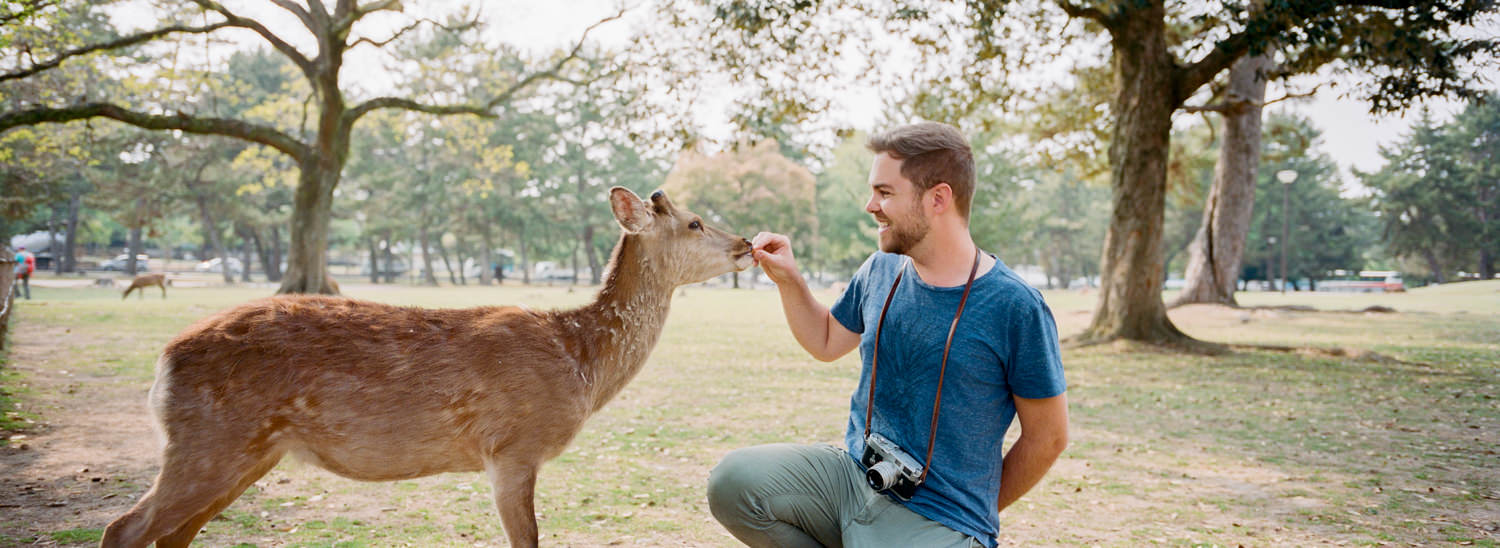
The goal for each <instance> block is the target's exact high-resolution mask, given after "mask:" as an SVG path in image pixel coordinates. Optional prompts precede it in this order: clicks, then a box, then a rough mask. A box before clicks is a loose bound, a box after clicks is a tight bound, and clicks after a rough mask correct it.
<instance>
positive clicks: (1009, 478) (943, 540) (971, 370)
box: [708, 123, 1068, 548]
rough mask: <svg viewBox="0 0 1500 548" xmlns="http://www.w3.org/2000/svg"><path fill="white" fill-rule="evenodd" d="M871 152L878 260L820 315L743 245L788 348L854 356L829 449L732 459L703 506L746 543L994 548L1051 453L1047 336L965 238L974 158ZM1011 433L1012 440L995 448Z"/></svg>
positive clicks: (790, 265)
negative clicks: (787, 332)
mask: <svg viewBox="0 0 1500 548" xmlns="http://www.w3.org/2000/svg"><path fill="white" fill-rule="evenodd" d="M869 147H870V149H871V150H872V151H874V152H875V161H874V165H873V166H872V167H871V171H870V179H869V184H870V191H871V197H870V200H869V201H868V202H866V203H865V211H866V212H867V213H870V214H871V215H873V216H874V217H875V221H876V222H877V223H878V224H879V227H880V229H879V236H878V238H879V241H880V251H879V252H877V253H875V254H873V255H871V256H870V258H869V259H868V260H866V261H865V263H864V266H861V267H860V269H859V271H858V272H856V273H855V274H854V278H853V279H852V280H851V281H850V282H849V284H848V286H847V287H846V288H845V289H844V292H843V294H842V295H841V296H840V297H839V298H838V300H837V301H836V302H835V303H834V304H833V307H832V308H831V309H830V308H828V307H825V306H823V305H822V304H820V303H819V302H818V301H817V300H815V299H814V298H813V295H812V293H811V292H810V291H809V290H808V286H807V280H806V279H804V278H803V277H802V274H801V273H799V272H798V270H797V264H796V260H795V259H794V258H793V257H792V245H791V242H790V240H788V239H787V237H786V236H783V235H780V234H771V233H767V232H762V233H760V234H759V235H757V236H756V237H755V240H754V242H753V243H754V252H755V258H756V260H757V261H759V263H760V266H761V268H762V269H763V270H764V271H765V272H766V275H767V276H768V277H770V278H771V281H773V282H775V283H776V287H777V289H778V290H779V293H780V295H781V303H782V308H783V310H784V311H785V313H786V318H787V324H788V325H789V326H790V327H791V330H792V334H793V335H795V336H796V338H797V342H798V343H801V345H802V347H803V348H804V349H806V350H807V351H808V353H809V354H812V355H813V357H815V358H818V359H820V360H823V361H832V360H835V359H838V358H839V357H841V356H843V355H845V354H848V353H849V351H851V350H853V349H854V348H855V347H859V349H860V356H861V358H862V359H863V367H862V368H861V372H860V377H859V384H858V385H857V386H856V387H855V389H854V395H853V396H852V397H851V398H850V406H849V421H848V425H847V428H846V430H845V434H844V445H845V446H844V447H836V446H833V445H793V444H774V445H761V446H756V447H749V448H744V449H739V450H736V451H733V452H730V453H729V454H728V455H726V456H725V457H724V460H723V461H721V462H720V463H719V465H718V466H717V467H715V468H714V470H713V472H712V473H711V474H710V475H709V480H708V503H709V508H710V510H711V511H712V512H713V515H714V517H715V518H716V519H718V520H719V522H720V523H722V524H723V525H724V527H725V528H726V529H728V530H729V532H730V533H732V534H733V535H734V536H735V537H736V538H738V539H739V540H740V541H742V542H744V543H746V544H749V545H751V546H809V547H812V546H922V547H930V546H964V547H969V546H985V547H988V548H994V546H995V545H996V537H997V535H999V533H1000V531H999V527H1000V512H1001V511H1003V510H1004V509H1005V508H1006V507H1007V506H1009V505H1010V504H1011V503H1013V502H1015V501H1016V500H1017V499H1019V498H1021V495H1023V494H1025V493H1026V492H1027V491H1028V490H1030V489H1031V487H1032V486H1034V485H1036V483H1037V482H1038V481H1040V480H1041V479H1042V476H1043V475H1044V474H1046V473H1047V470H1048V469H1049V468H1050V467H1051V466H1052V463H1053V461H1055V460H1056V459H1057V457H1058V455H1059V454H1061V452H1062V450H1063V448H1064V447H1065V446H1066V445H1067V439H1068V404H1067V399H1066V395H1065V394H1064V391H1065V389H1066V385H1065V382H1064V380H1063V368H1062V362H1061V360H1060V358H1059V355H1060V353H1059V350H1058V344H1057V327H1056V325H1054V323H1053V319H1052V313H1051V311H1050V310H1048V309H1047V305H1046V304H1045V303H1044V302H1042V296H1041V294H1040V293H1038V292H1037V291H1036V290H1035V289H1032V288H1031V287H1030V286H1027V285H1026V283H1025V282H1022V281H1021V278H1020V277H1018V276H1017V275H1016V274H1015V273H1014V272H1012V271H1011V269H1010V268H1007V267H1006V266H1005V264H1004V263H1002V262H1001V261H1000V260H999V259H998V258H997V257H995V256H993V255H991V254H989V253H985V252H982V251H980V250H979V248H978V246H976V245H975V243H974V240H973V238H972V237H971V236H970V233H969V204H970V203H972V201H973V195H974V160H973V155H972V153H971V151H970V149H969V145H968V142H967V141H966V140H965V139H964V137H963V135H962V134H960V133H959V132H958V130H957V129H954V128H953V127H951V126H947V125H943V124H935V123H924V124H916V125H910V126H904V127H900V128H896V129H894V130H891V131H889V132H887V133H882V134H880V135H876V136H875V137H873V138H871V139H870V143H869ZM984 199H985V200H993V199H996V198H995V197H985V198H984ZM950 326H951V327H950ZM950 349H951V352H950ZM877 357H878V359H877ZM877 373H878V375H877ZM939 396H941V399H939ZM1014 418H1019V420H1020V423H1021V437H1020V438H1019V439H1018V440H1016V442H1015V443H1014V444H1012V446H1011V447H1010V450H1009V451H1003V450H1002V445H1004V440H1005V431H1006V429H1007V428H1008V427H1009V426H1010V423H1011V421H1012V419H1014ZM877 458H878V459H879V460H880V461H883V462H880V461H877V460H876V459H877ZM903 461H904V462H906V463H908V464H909V465H910V466H908V467H906V468H904V469H897V467H894V466H892V464H893V463H897V462H903Z"/></svg>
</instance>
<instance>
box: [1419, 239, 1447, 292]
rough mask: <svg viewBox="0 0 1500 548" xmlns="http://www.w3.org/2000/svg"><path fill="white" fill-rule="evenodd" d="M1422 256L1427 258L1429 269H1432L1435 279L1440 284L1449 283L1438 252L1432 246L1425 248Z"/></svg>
mask: <svg viewBox="0 0 1500 548" xmlns="http://www.w3.org/2000/svg"><path fill="white" fill-rule="evenodd" d="M1422 258H1423V259H1426V260H1427V269H1428V270H1431V271H1432V279H1433V280H1435V281H1437V283H1440V284H1441V283H1448V280H1447V279H1446V277H1445V276H1443V263H1441V262H1439V261H1438V258H1437V253H1436V252H1434V251H1433V250H1432V248H1430V247H1429V248H1427V249H1423V250H1422Z"/></svg>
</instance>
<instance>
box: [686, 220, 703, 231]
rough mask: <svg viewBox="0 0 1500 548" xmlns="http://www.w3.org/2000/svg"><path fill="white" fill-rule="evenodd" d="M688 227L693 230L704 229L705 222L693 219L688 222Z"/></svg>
mask: <svg viewBox="0 0 1500 548" xmlns="http://www.w3.org/2000/svg"><path fill="white" fill-rule="evenodd" d="M688 228H691V229H693V230H703V224H702V223H699V222H698V221H693V222H691V223H688Z"/></svg>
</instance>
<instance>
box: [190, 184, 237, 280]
mask: <svg viewBox="0 0 1500 548" xmlns="http://www.w3.org/2000/svg"><path fill="white" fill-rule="evenodd" d="M190 184H192V183H190ZM195 186H196V185H195ZM191 190H192V192H193V200H194V201H195V202H197V204H198V215H199V217H201V218H202V221H203V234H204V235H205V236H207V237H208V241H209V245H211V246H213V250H214V256H215V257H218V258H219V272H220V273H222V274H223V275H224V283H226V284H234V273H233V272H231V271H230V270H229V253H228V252H227V251H225V250H224V237H223V236H220V235H219V228H218V227H217V226H215V224H214V217H213V212H212V211H211V210H210V209H209V207H208V197H207V196H204V195H203V193H201V192H198V191H197V189H191Z"/></svg>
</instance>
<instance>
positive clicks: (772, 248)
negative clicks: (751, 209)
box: [751, 232, 859, 362]
mask: <svg viewBox="0 0 1500 548" xmlns="http://www.w3.org/2000/svg"><path fill="white" fill-rule="evenodd" d="M751 244H752V245H753V246H754V249H755V260H756V261H757V262H758V263H759V264H760V268H761V270H763V271H765V273H766V276H767V277H769V278H771V281H772V282H775V283H776V290H777V291H778V292H779V293H781V308H782V310H783V311H784V312H785V313H786V323H787V326H788V327H790V328H791V329H792V336H794V337H796V338H797V342H798V343H799V344H801V345H802V348H803V349H805V350H807V353H808V354H812V357H814V358H817V359H819V360H822V361H825V362H830V361H833V360H836V359H839V358H840V357H842V356H843V355H844V354H848V353H849V351H850V350H854V349H855V347H858V346H859V334H858V333H855V332H853V331H850V330H848V329H847V328H845V327H844V325H843V324H841V323H839V322H838V320H835V319H834V318H833V314H832V313H830V312H829V311H828V307H826V306H823V303H820V302H818V300H817V299H814V298H813V295H812V290H810V289H808V287H807V280H806V279H803V277H802V273H801V272H798V271H797V260H796V259H795V258H794V257H792V244H791V240H788V239H787V237H786V236H783V235H781V234H773V233H770V232H762V233H760V234H756V235H755V239H754V240H752V241H751Z"/></svg>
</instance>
